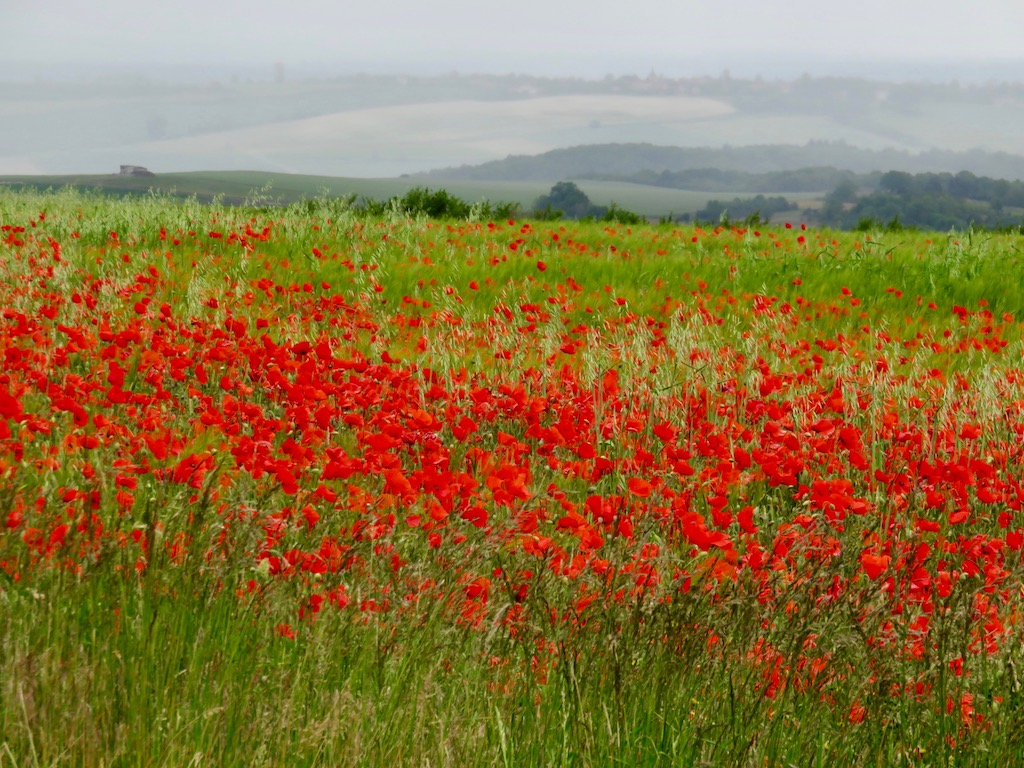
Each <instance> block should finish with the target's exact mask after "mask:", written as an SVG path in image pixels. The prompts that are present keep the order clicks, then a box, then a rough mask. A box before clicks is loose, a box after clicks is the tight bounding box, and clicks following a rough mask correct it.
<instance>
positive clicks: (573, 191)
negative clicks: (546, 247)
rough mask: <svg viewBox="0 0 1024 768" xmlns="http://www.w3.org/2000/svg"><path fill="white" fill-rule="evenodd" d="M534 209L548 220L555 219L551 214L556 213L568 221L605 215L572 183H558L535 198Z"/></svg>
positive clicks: (601, 209)
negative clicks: (565, 217) (543, 214)
mask: <svg viewBox="0 0 1024 768" xmlns="http://www.w3.org/2000/svg"><path fill="white" fill-rule="evenodd" d="M534 208H535V209H536V210H537V211H538V212H541V213H547V214H548V217H549V218H555V216H554V215H553V214H554V213H555V212H556V211H560V212H561V215H562V216H567V217H568V218H570V219H582V218H584V217H586V216H594V217H600V216H603V215H604V214H605V209H604V208H602V207H601V206H597V205H594V204H593V203H591V202H590V198H589V197H587V195H586V193H584V191H583V190H582V189H580V188H579V187H578V186H576V184H575V182H572V181H560V182H558V183H557V184H555V186H553V187H552V188H551V191H550V192H548V194H546V195H541V196H540V197H538V198H537V202H536V203H534Z"/></svg>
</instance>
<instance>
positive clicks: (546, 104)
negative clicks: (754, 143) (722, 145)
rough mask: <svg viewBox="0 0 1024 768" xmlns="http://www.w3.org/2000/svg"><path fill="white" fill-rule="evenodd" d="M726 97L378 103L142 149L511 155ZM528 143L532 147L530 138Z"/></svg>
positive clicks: (665, 119)
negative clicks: (557, 136)
mask: <svg viewBox="0 0 1024 768" xmlns="http://www.w3.org/2000/svg"><path fill="white" fill-rule="evenodd" d="M733 112H734V109H733V108H732V107H731V106H729V105H728V104H726V103H724V102H721V101H716V100H714V99H704V98H693V97H675V98H664V97H661V98H658V97H643V96H617V95H609V96H604V95H593V96H590V95H580V96H557V97H544V98H536V99H524V100H518V101H468V100H465V101H463V100H460V101H448V102H440V103H429V104H409V105H401V106H392V107H376V108H372V109H360V110H352V111H345V112H336V113H333V114H330V115H322V116H319V117H311V118H306V119H302V120H291V121H285V122H280V123H273V124H268V125H259V126H254V127H252V128H243V129H238V130H232V131H223V132H217V133H210V134H206V135H202V136H192V137H188V138H181V139H173V140H167V141H156V142H145V143H140V144H138V145H134V146H135V148H138V149H140V150H159V151H161V152H170V153H179V152H180V153H203V152H210V153H219V152H222V151H224V149H225V148H226V147H232V148H237V149H243V148H244V150H245V151H248V152H257V153H259V152H264V153H270V154H276V153H278V152H280V151H281V149H282V147H283V146H286V147H287V148H288V151H289V152H294V153H303V152H309V151H315V150H326V149H332V148H336V147H338V146H345V145H348V146H350V145H351V144H353V143H360V144H366V145H378V146H384V145H387V144H392V143H399V142H401V143H406V142H414V143H416V144H424V143H437V142H481V144H482V146H484V147H487V148H488V149H492V148H493V149H497V148H498V147H501V151H502V152H503V153H505V154H507V153H508V152H509V151H517V148H516V147H515V146H512V148H511V149H509V147H510V144H509V141H508V139H509V138H512V137H515V136H517V135H518V136H520V137H522V136H523V135H524V134H525V135H527V136H530V135H537V134H541V133H543V132H546V131H552V130H564V129H574V128H579V129H586V128H587V127H588V126H590V124H591V123H592V122H594V121H597V122H599V123H600V124H602V125H605V124H608V125H618V124H633V123H643V124H646V123H654V122H657V123H687V122H691V121H696V120H708V119H713V118H718V117H722V116H725V115H729V114H732V113H733ZM521 146H522V147H523V148H527V147H533V146H534V144H533V142H531V141H529V140H525V143H523V144H522V145H521Z"/></svg>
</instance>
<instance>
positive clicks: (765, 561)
mask: <svg viewBox="0 0 1024 768" xmlns="http://www.w3.org/2000/svg"><path fill="white" fill-rule="evenodd" d="M1022 258H1024V257H1022V253H1021V240H1020V236H1019V235H1016V234H986V233H978V232H968V233H963V234H962V235H955V234H941V235H940V234H929V233H910V232H878V233H865V232H860V233H839V232H831V231H825V230H821V231H817V230H808V229H803V228H801V227H800V226H788V225H787V226H779V227H773V228H765V229H762V230H758V231H755V230H753V229H741V228H716V229H708V228H705V229H701V228H693V227H689V228H680V227H670V226H667V225H665V226H657V227H656V226H650V227H634V228H632V229H630V228H627V227H624V226H618V225H616V226H609V225H605V224H601V223H565V222H543V223H541V222H530V221H519V220H514V221H513V220H499V221H488V220H480V221H431V220H427V219H424V218H407V217H404V216H399V215H397V214H395V215H391V216H385V217H369V216H366V215H363V214H360V213H359V212H356V211H353V210H350V209H348V208H346V207H345V206H344V205H343V204H341V203H339V202H338V201H331V200H327V199H324V200H320V201H313V202H307V203H304V204H302V205H295V206H292V207H290V208H278V209H273V208H263V209H257V208H241V207H239V208H232V207H227V206H223V205H212V206H204V205H201V204H200V203H198V202H197V201H196V200H194V199H193V200H186V201H177V200H173V199H171V198H169V197H163V196H158V195H151V196H149V197H145V198H135V199H125V200H112V199H108V198H104V197H102V196H101V195H98V194H81V193H77V192H72V191H69V190H65V191H63V192H59V193H53V194H36V193H27V192H20V193H19V192H14V191H11V190H4V189H2V188H0V276H2V279H0V355H2V357H3V365H2V367H0V617H2V621H0V647H2V648H3V653H0V766H2V767H3V768H7V766H11V768H15V767H16V768H22V767H23V766H57V765H60V766H185V765H192V766H206V765H210V766H218V765H254V766H278V765H296V766H302V765H310V766H312V765H323V766H344V765H388V766H391V765H432V766H440V765H452V766H527V765H578V766H607V765H630V766H632V765H665V766H680V765H702V764H703V765H736V766H775V765H779V766H789V765H797V766H812V765H828V766H832V765H886V766H888V765H929V766H946V765H958V766H963V765H994V764H1003V765H1012V764H1015V763H1016V762H1018V760H1019V755H1020V754H1021V750H1022V748H1024V746H1022V741H1024V690H1022V682H1021V681H1022V675H1024V668H1022V665H1024V646H1022V643H1021V631H1022V628H1024V612H1022V608H1024V558H1022V552H1024V517H1022V518H1020V519H1019V518H1018V517H1017V516H1018V515H1021V514H1022V512H1021V510H1022V506H1024V470H1022V458H1024V447H1022V445H1024V443H1022V435H1024V370H1022V367H1021V354H1022V351H1024V342H1022V332H1021V330H1022V329H1021V322H1020V320H1021V318H1022V317H1024V281H1022V280H1021V279H1020V275H1021V272H1022V263H1021V262H1022Z"/></svg>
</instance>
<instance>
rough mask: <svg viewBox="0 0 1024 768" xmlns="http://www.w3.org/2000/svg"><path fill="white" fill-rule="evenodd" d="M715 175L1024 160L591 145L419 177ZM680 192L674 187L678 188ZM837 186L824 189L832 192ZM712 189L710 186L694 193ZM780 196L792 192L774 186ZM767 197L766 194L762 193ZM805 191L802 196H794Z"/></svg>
mask: <svg viewBox="0 0 1024 768" xmlns="http://www.w3.org/2000/svg"><path fill="white" fill-rule="evenodd" d="M707 168H714V169H716V170H719V171H728V172H733V174H740V175H742V174H759V173H760V174H768V173H774V172H782V171H793V170H796V169H806V168H832V169H840V170H845V171H852V172H854V173H871V172H882V171H905V172H908V173H957V172H960V171H969V172H971V173H974V174H977V175H979V176H989V177H993V178H1004V179H1010V180H1018V179H1024V157H1021V156H1018V155H1011V154H1008V153H1005V152H985V151H982V150H972V151H951V150H939V149H932V150H928V151H925V152H918V153H914V152H909V151H906V150H899V149H880V150H879V149H865V148H863V147H855V146H852V145H850V144H847V143H845V142H842V141H838V142H831V141H809V142H807V143H804V144H801V145H793V144H762V145H752V146H743V147H730V146H726V147H673V146H656V145H653V144H646V143H636V144H588V145H581V146H575V147H568V148H565V149H556V150H552V151H550V152H543V153H540V154H535V155H509V156H508V157H506V158H505V159H504V160H495V161H491V162H487V163H481V164H478V165H464V166H460V167H450V168H442V169H437V170H434V171H430V172H429V173H424V174H420V178H422V179H425V180H448V179H453V180H454V179H460V180H462V179H477V180H483V179H488V180H504V181H527V180H528V181H543V182H548V181H558V180H560V179H582V178H604V179H619V180H628V181H632V182H636V183H648V184H652V183H653V184H658V181H657V179H656V178H654V177H655V176H656V174H658V173H662V172H668V173H678V172H681V171H692V170H698V169H707ZM672 186H674V185H672ZM832 186H834V184H832V183H831V179H830V180H828V181H826V182H824V183H823V185H822V186H821V187H820V189H821V190H827V189H831V187H832ZM691 188H705V187H691ZM725 188H731V189H739V188H741V187H740V186H738V185H737V184H736V183H724V184H718V185H716V186H713V187H712V188H711V190H710V191H717V190H721V189H725ZM771 188H772V189H774V190H776V191H788V190H786V189H785V187H779V186H771ZM759 191H765V190H759ZM793 191H803V190H793Z"/></svg>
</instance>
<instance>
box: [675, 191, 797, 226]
mask: <svg viewBox="0 0 1024 768" xmlns="http://www.w3.org/2000/svg"><path fill="white" fill-rule="evenodd" d="M795 208H796V205H794V204H793V203H791V202H790V201H789V200H787V199H786V198H784V197H781V196H776V197H765V196H764V195H757V196H755V197H749V198H744V197H735V198H733V199H732V200H730V201H728V202H725V201H722V200H710V201H709V202H708V204H707V205H706V206H704V207H703V208H702V209H701V210H699V211H697V213H695V214H694V219H695V220H696V221H710V222H715V223H722V224H726V223H728V222H729V221H733V220H742V219H752V217H755V218H756V220H757V221H766V220H770V219H771V217H772V216H775V215H777V214H780V213H782V212H784V211H792V210H794V209H795Z"/></svg>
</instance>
